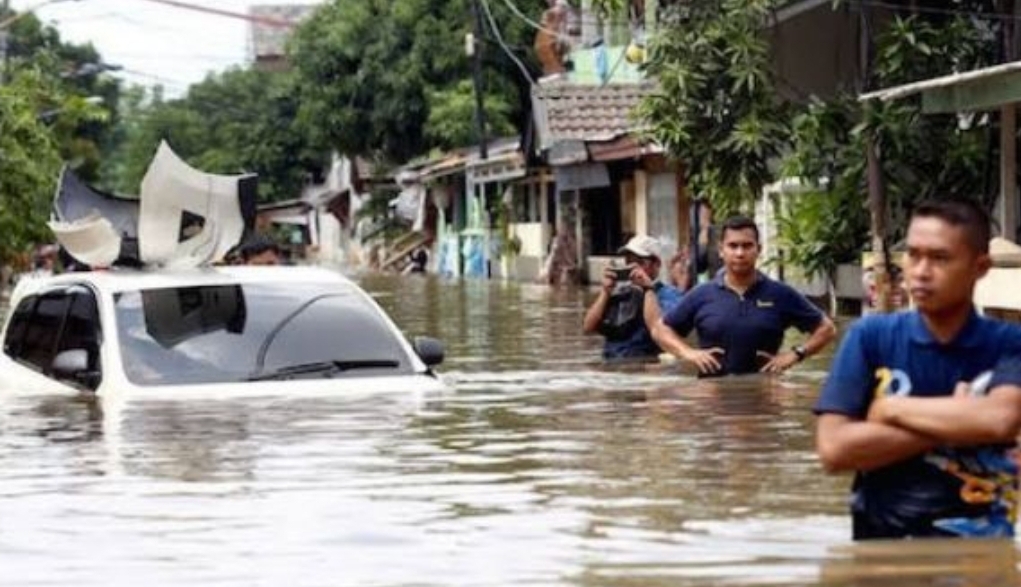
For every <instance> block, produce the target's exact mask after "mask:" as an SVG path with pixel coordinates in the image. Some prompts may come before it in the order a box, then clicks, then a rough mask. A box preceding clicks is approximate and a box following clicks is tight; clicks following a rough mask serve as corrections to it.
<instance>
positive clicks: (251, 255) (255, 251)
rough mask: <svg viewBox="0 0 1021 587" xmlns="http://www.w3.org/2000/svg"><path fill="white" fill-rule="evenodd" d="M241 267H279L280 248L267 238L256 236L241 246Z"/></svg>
mask: <svg viewBox="0 0 1021 587" xmlns="http://www.w3.org/2000/svg"><path fill="white" fill-rule="evenodd" d="M239 253H240V256H241V263H242V264H243V265H279V264H280V263H281V254H280V246H279V245H277V243H276V242H275V241H273V239H271V238H269V237H268V236H265V235H261V234H257V235H255V236H253V237H251V238H249V239H248V240H247V241H245V242H244V243H242V244H241V248H240V250H239Z"/></svg>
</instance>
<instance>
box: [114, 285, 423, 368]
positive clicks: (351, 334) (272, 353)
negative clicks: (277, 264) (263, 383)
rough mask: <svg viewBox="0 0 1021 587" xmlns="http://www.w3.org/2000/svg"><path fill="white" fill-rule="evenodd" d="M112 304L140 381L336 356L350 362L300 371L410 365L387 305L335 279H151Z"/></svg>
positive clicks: (125, 353) (126, 360)
mask: <svg viewBox="0 0 1021 587" xmlns="http://www.w3.org/2000/svg"><path fill="white" fill-rule="evenodd" d="M114 304H115V308H116V319H117V333H118V339H119V343H120V348H121V356H122V360H123V365H124V372H125V375H127V377H128V380H130V381H131V382H132V383H135V384H137V385H174V384H193V383H222V382H239V381H246V380H248V379H249V378H251V377H253V376H263V375H270V374H273V373H275V372H280V371H283V370H287V369H289V368H295V367H300V366H307V365H314V364H317V363H326V364H332V363H333V362H335V361H336V362H342V363H347V364H348V366H349V367H351V368H350V369H349V370H343V369H340V370H337V371H335V372H330V371H329V370H328V369H326V370H323V371H322V372H318V371H316V370H315V369H311V370H310V371H309V372H307V373H304V372H303V373H302V376H313V377H315V376H319V377H322V376H328V377H344V376H352V377H363V376H377V375H378V376H382V375H405V374H409V373H411V372H412V367H411V361H410V357H409V356H408V354H407V353H406V352H405V350H404V347H403V345H402V342H401V338H400V335H399V333H396V332H394V331H393V330H392V329H391V328H390V326H389V324H388V323H387V322H386V321H385V320H384V318H383V316H382V314H381V313H380V311H379V310H378V309H377V308H375V307H373V306H372V305H371V304H370V303H369V302H367V301H366V300H364V299H363V298H361V297H360V296H358V295H355V294H354V293H353V292H351V291H347V290H345V289H344V288H338V287H336V286H335V285H318V284H249V285H244V286H240V285H230V286H202V287H183V288H166V289H152V290H143V291H132V292H124V293H121V294H119V295H117V296H116V297H115V299H114Z"/></svg>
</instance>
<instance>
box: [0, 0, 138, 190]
mask: <svg viewBox="0 0 1021 587" xmlns="http://www.w3.org/2000/svg"><path fill="white" fill-rule="evenodd" d="M9 32H10V35H11V36H10V44H9V51H8V56H9V64H8V65H9V69H10V72H9V75H8V77H12V76H13V75H16V74H17V72H19V71H23V70H31V71H33V72H35V73H36V74H38V75H39V76H40V78H41V79H45V80H48V81H47V84H46V88H47V89H46V90H45V91H53V92H59V93H60V94H61V95H67V96H72V95H77V96H81V97H84V96H91V97H96V98H102V101H103V104H104V105H105V106H106V107H107V108H109V109H111V110H115V109H116V106H117V102H118V100H119V96H120V83H119V82H118V81H117V80H116V79H114V78H112V77H110V76H107V75H103V73H102V69H101V68H99V67H97V65H98V64H102V63H103V61H102V58H101V56H100V55H99V53H98V52H97V51H96V50H95V48H94V47H92V45H75V44H72V43H65V42H64V41H62V40H61V38H60V34H59V33H58V32H57V30H56V29H54V28H53V27H51V26H47V25H43V24H42V23H40V22H39V20H38V19H37V18H36V17H35V16H34V15H32V14H27V15H25V16H24V17H22V18H19V19H18V20H17V21H15V23H14V24H13V25H12V26H11V27H10V30H9ZM55 96H56V95H54V97H53V98H51V99H42V100H40V101H39V106H40V108H41V109H42V110H40V112H46V111H49V112H56V111H57V110H58V109H60V115H59V116H52V117H48V118H47V121H48V122H50V123H51V125H52V127H53V131H54V132H55V134H56V135H57V137H56V139H57V145H58V147H59V150H60V155H61V157H62V158H63V159H64V160H65V161H68V162H69V163H71V165H72V166H73V167H74V168H75V173H76V174H78V175H79V176H80V177H82V178H83V179H85V180H86V181H95V180H97V179H98V178H99V175H100V167H101V164H102V152H103V151H104V150H105V149H107V148H109V146H110V145H111V142H112V141H113V137H114V128H115V125H116V121H115V120H114V119H112V118H111V117H110V116H97V115H91V116H86V117H78V116H74V115H71V114H72V113H69V112H67V111H66V110H64V108H66V107H67V105H66V104H62V103H60V99H59V98H57V97H55ZM93 114H96V111H95V110H94V109H93ZM72 121H74V124H72Z"/></svg>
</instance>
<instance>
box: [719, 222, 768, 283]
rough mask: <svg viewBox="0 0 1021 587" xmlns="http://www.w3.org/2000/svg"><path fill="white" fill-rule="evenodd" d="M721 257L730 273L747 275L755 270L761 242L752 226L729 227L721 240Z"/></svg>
mask: <svg viewBox="0 0 1021 587" xmlns="http://www.w3.org/2000/svg"><path fill="white" fill-rule="evenodd" d="M720 258H721V259H722V260H723V266H724V267H726V268H727V272H728V273H733V274H736V275H745V274H748V273H750V272H753V271H755V263H756V261H757V260H758V258H759V242H758V241H757V240H756V239H755V231H754V230H752V229H751V228H742V229H739V230H734V229H728V230H725V231H724V232H723V241H722V242H720Z"/></svg>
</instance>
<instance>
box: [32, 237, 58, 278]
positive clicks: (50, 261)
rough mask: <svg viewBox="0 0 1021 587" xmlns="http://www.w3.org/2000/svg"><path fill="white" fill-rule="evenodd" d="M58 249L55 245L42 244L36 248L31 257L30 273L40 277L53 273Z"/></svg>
mask: <svg viewBox="0 0 1021 587" xmlns="http://www.w3.org/2000/svg"><path fill="white" fill-rule="evenodd" d="M58 249H59V247H57V245H42V246H41V247H39V248H38V249H36V252H35V255H33V258H32V275H34V276H40V277H42V276H49V275H53V274H54V273H55V272H56V269H57V253H58Z"/></svg>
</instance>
